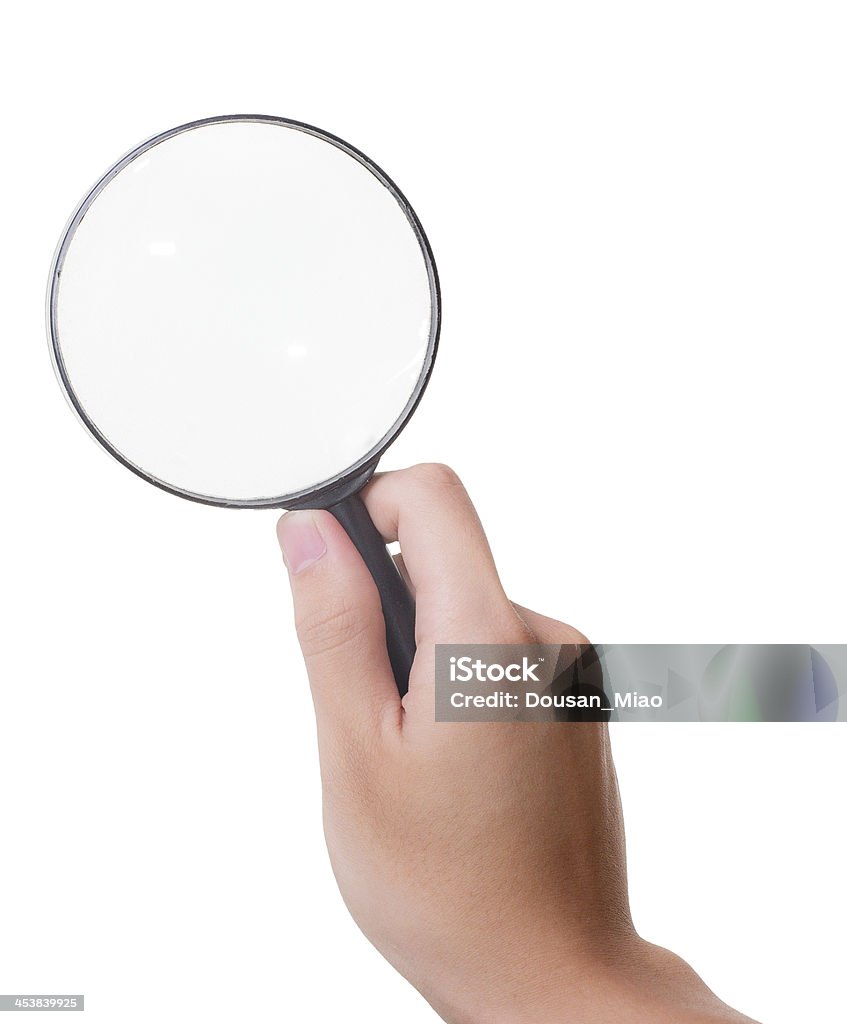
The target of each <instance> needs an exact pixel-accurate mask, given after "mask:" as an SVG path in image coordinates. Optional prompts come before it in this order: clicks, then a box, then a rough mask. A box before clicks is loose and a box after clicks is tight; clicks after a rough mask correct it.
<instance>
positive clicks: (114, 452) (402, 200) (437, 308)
mask: <svg viewBox="0 0 847 1024" xmlns="http://www.w3.org/2000/svg"><path fill="white" fill-rule="evenodd" d="M231 122H254V123H260V124H272V125H279V126H281V127H285V128H293V129H295V130H297V131H301V132H305V133H306V134H307V135H313V136H314V137H315V138H318V139H322V140H323V141H324V142H328V143H330V144H331V145H333V146H335V147H336V148H337V149H340V150H342V151H343V152H345V153H347V155H348V156H351V157H352V158H353V159H354V160H357V161H358V162H359V163H360V164H361V165H362V166H363V167H365V168H366V169H367V170H368V171H370V172H371V174H373V176H374V177H375V178H376V179H377V180H378V181H379V182H381V184H382V185H384V186H385V188H387V189H388V191H389V192H390V193H391V195H392V196H393V198H394V199H395V201H396V202H397V203H398V205H399V206H400V208H401V210H402V211H403V213H404V214H405V216H406V219H407V220H408V222H409V225H410V226H411V228H412V230H413V231H414V233H415V237H416V238H417V240H418V245H419V246H420V249H421V254H422V255H423V259H424V264H425V266H426V273H427V278H428V280H429V292H430V304H431V310H432V313H431V317H430V332H429V341H428V344H427V351H426V356H425V357H424V363H423V368H422V370H421V373H420V376H419V377H418V380H417V383H416V384H415V388H414V390H413V392H412V394H411V396H410V397H409V400H408V402H407V403H406V406H405V408H404V409H403V411H402V412H401V413H400V415H399V416H398V417H397V419H396V420H395V421H394V424H393V425H392V426H391V428H390V429H389V430H388V432H387V433H386V434H385V435H384V436H383V438H382V439H381V440H380V441H379V442H378V443H377V444H376V445H374V447H373V448H371V450H370V451H369V452H367V453H366V454H365V455H363V456H362V458H360V459H359V460H357V461H356V462H354V463H353V465H352V466H349V467H348V468H347V469H345V470H343V471H342V472H340V473H337V474H336V475H335V476H332V477H329V478H328V479H326V480H322V481H320V482H319V483H317V484H316V485H315V486H314V487H308V488H305V489H303V490H300V491H295V492H293V493H291V494H285V495H280V496H278V497H271V498H248V499H237V500H231V499H226V498H214V497H211V496H209V495H206V494H198V493H196V492H195V491H188V490H185V489H184V488H182V487H177V486H175V485H174V484H169V483H167V482H166V481H165V480H160V479H159V478H158V477H156V476H154V475H153V474H152V473H148V472H147V471H146V470H144V469H142V468H141V467H140V466H137V465H136V464H135V463H134V462H131V461H130V460H129V459H128V458H126V456H125V455H123V454H122V453H121V452H120V451H118V449H117V448H115V446H114V445H113V444H112V443H111V442H110V441H109V439H108V438H107V437H106V436H105V434H103V433H102V432H101V431H100V430H99V428H98V427H97V425H96V424H95V423H94V422H93V421H92V420H91V418H90V417H89V416H88V414H87V413H86V411H85V408H84V407H83V405H82V403H81V402H80V401H79V399H78V398H77V396H76V394H75V392H74V389H73V386H72V384H71V382H70V378H69V376H68V372H67V370H66V368H65V363H64V358H63V356H62V347H61V342H60V339H59V327H58V317H57V312H58V310H57V306H58V296H59V279H60V277H61V274H62V266H63V264H64V262H65V257H66V255H67V252H68V249H69V248H70V245H71V242H72V241H73V237H74V234H75V233H76V229H77V228H78V227H79V225H80V223H81V221H82V219H83V217H84V216H85V214H86V213H87V212H88V210H89V208H90V207H91V205H92V203H93V202H94V200H95V199H96V198H97V197H98V196H99V195H100V193H101V192H102V191H103V189H104V188H105V187H106V186H107V185H108V184H109V182H110V181H112V179H113V178H115V177H116V176H117V175H118V174H120V172H121V171H122V170H124V168H126V167H127V166H128V165H129V164H131V163H132V162H133V161H134V160H137V159H138V157H140V156H141V155H142V154H143V153H146V152H148V151H149V150H151V149H153V147H154V146H158V145H159V144H160V143H162V142H166V141H167V140H168V139H171V138H173V137H174V136H175V135H181V134H182V133H183V132H188V131H193V130H194V129H196V128H204V127H206V126H207V125H212V124H227V123H231ZM440 333H441V289H440V286H439V282H438V270H437V269H436V266H435V259H434V258H433V255H432V249H431V248H430V245H429V241H428V239H427V237H426V234H425V233H424V229H423V227H422V225H421V222H420V221H419V220H418V217H417V214H416V213H415V211H414V210H413V209H412V207H411V205H410V203H409V201H408V200H407V199H406V197H405V196H404V195H403V193H402V192H401V191H400V189H399V188H398V187H397V186H396V185H395V184H394V182H393V181H392V180H391V178H389V177H388V175H387V174H386V173H385V171H383V170H382V168H380V167H378V166H377V165H376V164H375V163H374V162H373V160H371V159H370V158H369V157H367V156H365V154H364V153H362V152H361V150H358V149H356V147H355V146H351V145H350V143H349V142H345V141H344V140H343V139H340V138H338V136H337V135H332V134H330V132H325V131H323V130H322V129H321V128H315V127H314V125H310V124H305V123H304V122H302V121H293V120H291V119H289V118H286V117H274V116H271V115H267V114H226V115H222V116H219V117H206V118H202V119H201V120H198V121H189V122H188V123H187V124H183V125H179V126H178V127H176V128H171V129H169V130H168V131H166V132H161V133H160V134H159V135H154V136H153V137H152V138H149V139H147V140H146V141H145V142H142V143H141V144H140V145H138V146H136V147H135V148H134V149H131V150H130V151H129V152H128V153H127V154H126V155H125V156H123V157H121V159H120V160H118V162H117V163H115V164H113V165H112V167H110V168H109V170H108V171H106V173H105V174H104V175H103V176H102V177H101V178H100V179H99V181H98V182H97V183H96V184H95V185H94V187H93V188H92V189H91V190H90V191H89V192H88V194H87V195H86V196H85V198H84V199H83V200H82V202H81V203H80V204H79V205H78V206H77V208H76V210H74V213H73V215H72V216H71V219H70V220H69V222H68V225H67V227H66V228H65V230H64V232H63V234H62V239H61V241H60V242H59V246H58V248H57V249H56V255H55V256H54V257H53V264H52V266H51V269H50V281H49V285H48V289H47V337H48V340H49V342H50V355H51V358H52V360H53V366H54V368H55V370H56V375H57V376H58V378H59V382H60V384H61V386H62V390H63V391H64V393H65V398H66V399H67V400H68V402H69V403H70V405H71V408H72V409H73V411H74V412H75V413H76V415H77V417H78V418H79V419H80V420H81V422H82V424H83V426H84V427H85V428H86V430H87V431H88V433H89V434H91V436H92V437H93V438H94V439H95V440H96V441H97V442H98V443H99V444H100V445H102V447H103V448H105V449H106V451H107V452H108V453H109V454H110V455H111V456H112V458H114V459H116V460H117V461H118V462H120V463H121V465H123V466H126V468H127V469H128V470H130V471H131V472H133V473H135V475H136V476H140V477H141V478H142V480H146V481H147V482H148V483H151V484H153V485H154V486H155V487H159V488H160V489H161V490H163V491H167V492H168V493H169V494H176V495H177V496H178V497H180V498H187V499H188V500H189V501H196V502H200V503H201V504H203V505H215V506H217V507H219V508H289V509H292V508H320V507H328V506H330V505H333V504H335V503H336V502H338V501H341V500H342V499H343V498H345V497H347V496H348V495H350V494H354V493H355V492H356V491H358V490H359V489H360V488H361V487H362V486H363V485H364V484H365V483H366V482H367V481H368V479H369V478H370V477H371V476H372V474H373V472H374V470H375V469H376V465H377V463H378V462H379V459H380V458H381V456H382V455H383V453H384V452H385V451H386V449H387V448H388V447H389V446H390V445H391V443H392V442H393V441H394V440H395V438H396V437H397V435H398V434H399V433H400V431H401V430H402V429H403V427H404V426H405V425H406V422H407V420H408V419H409V417H410V416H411V415H412V413H413V412H414V411H415V409H416V408H417V405H418V402H420V400H421V396H422V395H423V393H424V390H425V389H426V386H427V384H428V383H429V378H430V375H431V373H432V367H433V364H434V362H435V355H436V352H437V350H438V338H439V335H440Z"/></svg>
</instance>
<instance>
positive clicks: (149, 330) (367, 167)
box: [47, 115, 440, 695]
mask: <svg viewBox="0 0 847 1024" xmlns="http://www.w3.org/2000/svg"><path fill="white" fill-rule="evenodd" d="M47 322H48V334H49V339H50V347H51V351H52V355H53V361H54V364H55V368H56V372H57V375H58V377H59V381H60V383H61V385H62V388H63V390H64V392H65V395H66V397H67V398H68V400H69V402H70V404H71V406H72V407H73V409H74V410H75V412H76V413H77V415H78V417H79V418H80V419H81V420H82V423H83V424H84V426H85V427H86V429H87V430H88V431H89V433H90V434H91V435H92V436H93V437H94V438H95V439H96V440H97V441H98V442H99V443H100V444H101V445H102V446H103V447H104V448H105V449H106V450H107V451H108V452H109V454H110V455H112V456H113V457H114V458H116V459H117V460H118V461H119V462H120V463H122V464H123V465H124V466H126V467H127V469H130V470H132V472H134V473H136V474H138V476H140V477H142V478H143V479H145V480H147V481H148V482H149V483H151V484H155V485H156V486H157V487H161V488H162V489H164V490H166V491H170V492H171V493H172V494H177V495H179V496H180V497H183V498H188V499H190V500H192V501H199V502H204V503H206V504H208V505H220V506H224V507H227V508H285V509H297V508H323V509H329V510H330V512H332V514H333V515H334V516H335V517H336V519H338V521H339V522H340V523H341V524H342V526H343V527H344V529H345V530H346V531H347V533H348V534H349V536H350V538H351V539H352V541H353V543H354V544H355V545H356V547H357V548H358V550H359V551H360V553H361V554H362V557H363V558H364V560H365V562H366V563H367V565H368V568H369V569H370V572H371V574H372V576H373V578H374V580H375V582H376V584H377V587H378V589H379V593H380V598H381V602H382V609H383V614H384V616H385V624H386V640H387V646H388V653H389V656H390V659H391V665H392V669H393V671H394V676H395V679H396V681H397V687H398V689H399V691H400V693H401V695H402V694H404V693H405V692H406V690H407V688H408V678H409V671H410V668H411V664H412V659H413V658H414V652H415V638H414V604H413V601H412V598H411V595H410V594H409V592H408V589H407V588H406V586H405V583H404V582H403V580H402V578H401V576H400V574H399V572H398V571H397V568H396V566H395V564H394V561H393V560H392V558H391V556H390V554H389V553H388V551H387V549H386V547H385V544H384V542H383V540H382V537H381V536H380V535H379V533H378V531H377V530H376V527H375V526H374V525H373V523H372V522H371V520H370V517H369V516H368V513H367V510H366V508H365V505H364V503H363V502H362V500H361V498H360V497H359V495H358V492H359V491H360V490H361V488H362V487H363V486H364V485H365V483H367V481H368V480H369V479H370V477H371V475H372V474H373V472H374V470H375V468H376V465H377V462H378V461H379V459H380V457H381V456H382V454H383V452H384V451H385V450H386V448H388V446H389V445H390V444H391V442H392V441H393V440H394V439H395V438H396V437H397V435H398V434H399V433H400V431H401V430H402V429H403V427H404V425H405V424H406V421H407V420H408V419H409V417H410V416H411V414H412V412H413V411H414V409H415V407H416V406H417V404H418V401H419V400H420V398H421V395H422V394H423V391H424V388H425V387H426V384H427V381H428V379H429V375H430V372H431V370H432V365H433V360H434V358H435V352H436V347H437V344H438V334H439V326H440V298H439V288H438V275H437V271H436V268H435V262H434V260H433V257H432V252H431V250H430V247H429V243H428V242H427V239H426V236H425V234H424V231H423V228H422V227H421V224H420V222H419V221H418V218H417V217H416V215H415V213H414V211H413V210H412V208H411V206H410V205H409V203H408V202H407V200H406V199H405V197H404V196H403V194H402V193H401V192H400V190H399V189H398V188H397V186H396V185H395V184H394V183H393V181H391V179H390V178H389V177H388V176H387V175H386V174H385V173H384V172H383V171H382V170H381V169H380V168H379V167H377V166H376V164H374V163H373V161H371V160H369V159H368V157H366V156H365V155H364V154H363V153H361V152H359V150H357V149H355V148H354V147H353V146H351V145H349V144H348V143H346V142H344V141H342V140H341V139H339V138H336V137H335V136H334V135H330V134H329V133H328V132H324V131H321V130H319V129H317V128H314V127H312V126H310V125H307V124H302V123H300V122H297V121H290V120H286V119H284V118H278V117H265V116H252V115H251V116H242V115H238V116H227V117H214V118H208V119H206V120H202V121H194V122H192V123H191V124H186V125H182V126H180V127H178V128H174V129H172V130H171V131H167V132H164V133H162V134H161V135H157V136H155V137H154V138H152V139H149V140H148V141H147V142H144V143H142V144H141V145H140V146H137V147H136V148H135V149H133V150H132V151H131V152H130V153H128V154H127V155H126V156H124V157H123V158H122V159H121V160H119V161H118V162H117V163H116V164H115V165H114V166H113V167H111V168H110V169H109V170H108V171H107V172H106V173H105V174H104V175H103V177H102V178H101V179H100V180H99V181H98V182H97V184H96V185H95V186H94V187H93V188H92V190H91V191H90V192H89V193H88V195H87V196H86V197H85V198H84V199H83V200H82V202H81V203H80V204H79V206H78V207H77V209H76V211H75V213H74V214H73V217H72V218H71V220H70V223H69V225H68V227H67V228H66V230H65V233H64V235H63V237H62V240H61V242H60V244H59V248H58V250H57V253H56V256H55V259H54V262H53V267H52V271H51V274H50V284H49V289H48V296H47Z"/></svg>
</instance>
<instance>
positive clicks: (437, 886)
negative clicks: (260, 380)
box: [278, 465, 750, 1024]
mask: <svg viewBox="0 0 847 1024" xmlns="http://www.w3.org/2000/svg"><path fill="white" fill-rule="evenodd" d="M363 497H364V500H365V503H366V504H367V507H368V510H369V512H370V514H371V517H372V518H373V521H374V523H375V524H376V526H377V528H378V529H379V531H380V533H381V534H382V535H383V537H384V538H385V540H386V542H390V541H395V540H399V541H400V544H401V547H402V550H403V559H404V563H405V564H404V571H405V573H406V574H407V577H408V579H409V582H410V585H411V586H412V588H413V590H414V592H415V598H416V602H417V612H416V616H417V621H416V634H417V654H416V657H415V663H414V668H413V670H412V676H411V680H410V687H409V693H408V695H407V696H406V697H405V698H404V699H403V701H402V702H401V701H400V698H399V697H398V695H397V690H396V687H395V683H394V679H393V676H392V674H391V668H390V665H389V661H388V655H387V653H386V648H385V628H384V624H383V619H382V614H381V609H380V604H379V596H378V594H377V591H376V587H375V585H374V583H373V581H372V579H371V577H370V574H369V573H368V570H367V568H366V567H365V565H364V563H363V561H362V559H361V557H360V556H359V554H358V552H357V551H356V549H355V548H354V546H353V544H352V542H351V541H350V540H349V538H348V537H347V535H346V534H345V533H344V531H343V529H342V528H341V527H340V526H339V524H338V523H337V522H336V520H335V519H334V518H333V516H332V515H331V514H330V513H328V512H324V511H316V512H292V513H288V514H287V515H285V516H283V518H282V519H281V520H280V522H279V525H278V535H279V540H280V545H281V547H282V550H283V556H284V559H285V562H286V565H287V567H288V571H289V578H290V582H291V588H292V593H293V599H294V609H295V620H296V625H297V633H298V637H299V640H300V645H301V647H302V650H303V656H304V658H305V661H306V668H307V671H308V675H309V681H310V685H311V690H312V696H313V700H314V705H315V715H316V719H317V729H318V745H319V752H320V763H321V779H322V783H323V806H324V829H325V833H326V840H327V846H328V849H329V854H330V859H331V862H332V867H333V870H334V872H335V877H336V879H337V881H338V886H339V888H340V890H341V893H342V896H343V897H344V900H345V902H346V904H347V907H348V908H349V910H350V913H351V914H352V915H353V917H354V918H355V920H356V922H357V923H358V925H359V926H360V928H361V929H362V931H363V932H364V934H365V935H366V936H367V937H368V938H369V939H370V941H371V942H372V943H373V944H374V945H375V946H376V948H377V949H379V950H380V952H381V953H382V954H383V955H384V956H385V957H386V959H387V960H388V961H389V962H390V963H391V964H393V965H394V967H395V968H396V969H397V970H398V971H399V972H400V973H401V974H402V975H403V976H404V977H405V978H407V979H408V980H409V981H410V982H411V984H412V985H414V986H415V988H417V989H418V990H419V991H420V992H421V993H422V994H423V996H424V997H425V998H426V999H427V1000H428V1001H429V1002H430V1004H431V1005H432V1007H433V1008H434V1009H435V1011H436V1012H437V1013H438V1014H439V1015H440V1016H441V1017H442V1018H443V1019H444V1020H445V1021H447V1022H449V1024H553V1022H556V1024H568V1022H579V1024H594V1022H604V1024H606V1022H608V1021H611V1020H614V1021H615V1022H618V1024H629V1022H657V1024H659V1022H661V1024H664V1022H668V1024H670V1022H673V1024H689V1022H690V1024H695V1022H702V1024H706V1022H713V1024H718V1022H730V1021H732V1022H736V1024H737V1022H742V1021H748V1022H749V1021H750V1018H749V1017H744V1016H742V1015H741V1014H739V1013H737V1012H736V1011H734V1010H732V1009H730V1008H729V1007H728V1006H726V1005H725V1004H724V1003H722V1002H721V1001H720V1000H719V999H718V998H717V997H716V996H715V995H714V994H713V993H712V992H711V991H710V990H709V989H708V988H707V987H706V986H705V985H704V984H703V982H702V981H701V980H700V978H699V977H698V976H697V975H696V974H695V973H694V971H692V970H691V968H690V967H689V966H688V965H687V964H686V963H685V962H684V961H682V960H681V959H680V958H679V957H677V956H675V955H674V954H673V953H670V952H669V951H668V950H665V949H661V948H659V947H657V946H653V945H651V944H650V943H647V942H645V941H644V940H643V939H641V938H640V937H639V936H638V934H637V933H636V931H635V929H634V927H633V924H632V919H631V916H630V910H629V899H628V894H627V880H626V858H625V848H624V830H623V820H622V816H621V807H620V801H619V797H618V787H617V781H616V777H615V769H614V764H613V762H612V755H611V750H610V746H609V736H608V730H607V727H606V725H605V724H604V723H590V722H580V723H568V724H562V723H558V724H557V723H532V724H527V723H523V724H521V723H493V722H492V723H473V724H468V723H464V724H462V723H437V722H435V720H434V717H435V715H434V684H433V676H434V645H435V644H436V643H501V644H508V643H527V642H529V643H535V642H537V643H556V644H585V643H587V641H586V639H585V637H584V636H582V634H581V633H579V632H578V631H577V630H575V629H574V628H573V627H571V626H568V625H565V624H564V623H562V622H557V621H556V620H555V619H550V618H547V617H546V616H543V615H539V614H537V613H535V612H532V611H529V610H528V609H525V608H521V607H519V606H517V605H514V604H512V603H511V602H510V601H509V599H508V598H507V596H506V594H505V593H504V591H503V588H502V586H501V584H500V580H499V577H498V575H497V569H496V567H495V565H494V560H493V558H492V556H491V551H490V550H489V547H488V543H487V541H486V538H485V534H484V532H483V529H482V526H481V524H480V522H479V519H478V517H477V515H476V512H475V511H474V508H473V505H472V504H471V501H470V499H469V497H468V495H467V493H466V491H465V489H464V487H463V486H462V484H461V482H460V481H459V479H458V477H457V476H456V475H455V474H454V473H453V472H452V471H451V470H449V469H448V468H446V467H444V466H436V465H424V466H416V467H414V468H412V469H408V470H402V471H400V472H396V473H386V474H382V475H380V476H379V477H377V478H376V479H375V480H374V481H373V482H372V483H371V484H370V485H369V486H368V488H367V489H366V491H365V492H364V494H363ZM575 783H576V784H575Z"/></svg>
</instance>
